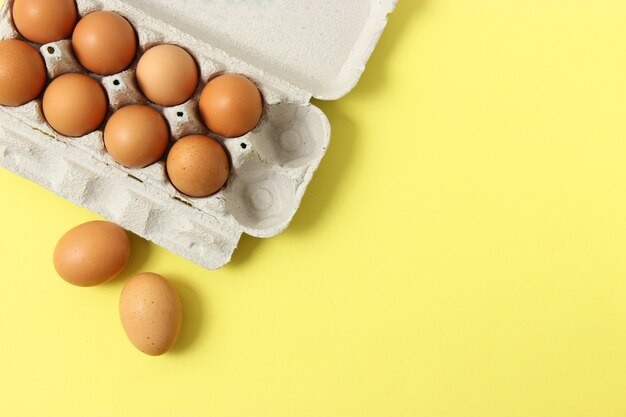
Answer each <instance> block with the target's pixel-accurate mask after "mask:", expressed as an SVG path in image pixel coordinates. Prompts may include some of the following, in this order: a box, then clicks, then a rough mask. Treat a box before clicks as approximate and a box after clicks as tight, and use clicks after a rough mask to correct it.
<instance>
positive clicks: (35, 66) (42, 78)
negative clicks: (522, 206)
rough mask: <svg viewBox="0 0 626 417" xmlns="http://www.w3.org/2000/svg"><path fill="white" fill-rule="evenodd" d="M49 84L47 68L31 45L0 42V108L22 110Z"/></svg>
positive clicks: (7, 41)
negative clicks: (47, 82)
mask: <svg viewBox="0 0 626 417" xmlns="http://www.w3.org/2000/svg"><path fill="white" fill-rule="evenodd" d="M45 84H46V65H45V64H44V61H43V58H42V57H41V55H40V54H39V52H37V51H36V50H35V48H33V47H32V46H30V45H29V44H27V43H26V42H23V41H18V40H15V39H9V40H5V41H0V105H2V106H21V105H23V104H26V103H28V102H29V101H32V100H34V99H35V98H37V96H38V95H39V94H40V93H41V90H43V87H44V85H45Z"/></svg>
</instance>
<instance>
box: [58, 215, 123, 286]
mask: <svg viewBox="0 0 626 417" xmlns="http://www.w3.org/2000/svg"><path fill="white" fill-rule="evenodd" d="M129 258H130V240H129V239H128V235H127V234H126V232H125V231H124V229H122V228H121V227H119V226H117V225H115V224H113V223H109V222H105V221H93V222H88V223H85V224H81V225H80V226H77V227H75V228H73V229H72V230H70V231H69V232H67V233H66V234H65V235H63V237H61V239H60V240H59V243H57V245H56V248H55V249H54V257H53V260H54V268H55V269H56V271H57V273H58V274H59V275H60V276H61V278H63V279H64V280H66V281H67V282H69V283H70V284H73V285H77V286H79V287H92V286H94V285H98V284H102V283H104V282H107V281H109V280H111V279H113V278H115V277H116V276H117V275H118V274H119V273H120V272H122V270H123V269H124V268H125V267H126V264H128V260H129Z"/></svg>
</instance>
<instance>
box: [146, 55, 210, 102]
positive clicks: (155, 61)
mask: <svg viewBox="0 0 626 417" xmlns="http://www.w3.org/2000/svg"><path fill="white" fill-rule="evenodd" d="M137 83H138V84H139V88H140V89H141V91H142V92H143V94H144V95H145V96H146V97H147V98H148V100H150V101H152V102H153V103H156V104H160V105H161V106H176V105H178V104H181V103H184V102H185V101H187V100H189V99H190V98H191V96H192V95H193V93H194V91H196V87H197V86H198V67H197V65H196V61H195V60H194V59H193V58H192V56H191V55H190V54H189V52H187V51H186V50H184V49H183V48H181V47H180V46H176V45H159V46H155V47H153V48H150V49H148V51H147V52H146V53H145V54H143V56H142V57H141V59H139V64H137Z"/></svg>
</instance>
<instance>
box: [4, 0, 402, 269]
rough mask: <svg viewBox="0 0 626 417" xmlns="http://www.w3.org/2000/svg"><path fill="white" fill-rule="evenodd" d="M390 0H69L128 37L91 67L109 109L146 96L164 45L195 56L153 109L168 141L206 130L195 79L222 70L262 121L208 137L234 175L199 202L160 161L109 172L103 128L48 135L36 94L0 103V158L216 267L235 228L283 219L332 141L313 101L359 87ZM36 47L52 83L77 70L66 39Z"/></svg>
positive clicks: (7, 10)
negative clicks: (251, 86) (183, 99)
mask: <svg viewBox="0 0 626 417" xmlns="http://www.w3.org/2000/svg"><path fill="white" fill-rule="evenodd" d="M395 2H396V1H395V0H370V1H362V0H315V1H313V0H305V1H303V2H302V3H301V4H300V3H292V2H288V3H287V2H281V1H276V2H232V0H212V1H210V2H207V1H204V0H185V1H183V2H171V1H170V0H127V1H125V2H123V1H120V0H106V1H104V0H77V5H78V11H79V14H80V16H85V15H86V14H88V13H90V12H93V11H97V10H108V11H113V12H116V13H119V14H120V15H122V16H123V17H125V18H126V19H128V20H129V22H130V23H131V24H132V25H133V27H134V28H135V31H136V33H137V37H138V42H139V48H138V54H137V56H136V57H135V61H134V63H133V64H132V65H131V67H130V68H128V69H127V70H125V71H123V72H121V73H119V74H115V75H112V76H107V77H101V76H96V75H94V74H90V75H91V76H92V77H94V78H95V79H97V80H98V81H99V82H100V83H101V85H102V86H103V87H104V89H105V90H106V92H107V95H108V98H109V105H110V109H109V114H110V113H111V112H112V111H114V110H116V109H118V108H120V107H123V106H125V105H128V104H132V103H147V100H146V99H145V98H144V97H143V95H142V94H141V92H140V91H139V88H138V87H137V84H136V80H135V69H136V65H137V62H138V60H139V58H140V57H141V55H142V54H143V53H144V52H145V51H146V50H147V49H148V48H150V47H152V46H156V45H159V44H175V45H178V46H181V47H183V48H185V49H186V50H187V51H188V52H190V53H191V55H192V56H193V57H194V59H195V60H196V63H197V64H198V67H199V70H200V79H201V82H200V85H199V86H198V89H197V90H196V93H195V95H194V97H193V98H192V99H190V100H189V101H188V102H187V103H183V104H181V105H179V106H174V107H165V108H163V107H160V106H155V105H152V104H151V105H152V106H153V107H155V108H157V109H159V110H160V111H161V112H162V113H163V115H164V116H165V118H166V120H167V121H168V123H169V126H170V129H171V137H172V142H174V141H176V140H178V139H180V138H181V137H183V136H186V135H188V134H194V133H205V134H206V133H209V132H208V131H207V129H206V127H205V126H204V124H203V123H202V122H201V118H200V116H199V112H198V99H199V96H200V94H201V91H202V89H203V88H204V86H205V84H206V81H207V80H209V79H211V78H212V77H214V76H216V75H217V74H221V73H239V74H242V75H245V76H247V77H248V78H250V79H251V80H252V81H253V82H255V84H256V85H257V86H258V87H259V89H260V91H261V93H262V95H263V98H264V114H263V117H262V120H261V122H260V123H259V125H258V126H257V128H256V129H254V130H253V131H252V132H250V133H248V134H247V135H245V136H243V137H241V138H235V139H224V138H219V137H217V138H216V139H217V140H219V141H220V142H221V143H223V145H224V146H225V147H226V149H227V150H228V152H229V154H230V158H231V162H232V168H233V169H232V171H231V176H230V178H229V180H228V182H227V185H226V186H225V188H224V189H223V190H221V191H220V192H218V193H217V194H215V195H213V196H211V197H208V198H191V197H188V196H185V195H183V194H181V193H180V192H178V191H177V190H176V189H175V188H174V187H173V186H172V184H171V183H170V181H169V180H168V178H167V173H166V169H165V164H164V161H163V160H162V161H159V162H157V163H155V164H153V165H151V166H149V167H147V168H144V169H130V168H125V167H123V166H120V165H119V164H117V163H116V162H115V161H113V159H112V158H111V157H110V156H109V154H108V153H107V152H106V149H105V148H104V144H103V137H102V136H103V134H102V131H101V130H100V131H96V132H93V133H91V134H89V135H87V136H84V137H81V138H68V137H64V136H62V135H59V134H58V133H57V132H55V131H54V130H53V129H52V128H50V127H49V126H48V125H47V123H46V122H45V120H44V118H43V116H42V113H41V99H38V100H36V101H33V102H31V103H28V104H26V105H24V106H21V107H19V108H7V107H0V133H1V134H2V138H0V166H3V167H5V168H7V169H8V170H10V171H13V172H15V173H17V174H18V175H22V176H23V177H25V178H28V179H30V180H32V181H34V182H36V183H38V184H40V185H42V186H44V187H45V188H47V189H49V190H51V191H53V192H55V193H57V194H59V195H60V196H62V197H64V198H66V199H68V200H69V201H72V202H74V203H76V204H78V205H81V206H84V207H86V208H88V209H90V210H92V211H94V212H97V213H99V214H101V215H102V216H104V217H105V218H108V219H110V220H111V221H114V222H116V223H118V224H119V225H121V226H123V227H124V228H126V229H128V230H131V231H133V232H134V233H136V234H138V235H141V236H143V237H145V238H147V239H149V240H152V241H154V242H155V243H157V244H159V245H161V246H163V247H165V248H167V249H169V250H171V251H173V252H175V253H177V254H179V255H181V256H183V257H185V258H187V259H190V260H191V261H193V262H195V263H197V264H199V265H202V266H204V267H206V268H209V269H216V268H219V267H221V266H223V265H224V264H225V263H227V262H228V261H229V260H230V258H231V256H232V253H233V251H234V250H235V248H236V246H237V242H238V241H239V238H240V236H241V233H247V234H250V235H253V236H258V237H270V236H274V235H276V234H277V233H280V232H281V231H282V230H284V229H285V228H286V227H287V225H288V224H289V222H290V221H291V219H292V218H293V215H294V214H295V212H296V210H297V209H298V206H299V204H300V201H301V199H302V197H303V195H304V192H305V190H306V188H307V186H308V184H309V182H310V181H311V179H312V176H313V173H314V171H315V170H316V169H317V167H318V165H319V163H320V161H321V159H322V157H323V156H324V153H325V152H326V149H327V147H328V143H329V139H330V126H329V124H328V120H327V119H326V117H325V116H324V114H323V113H322V112H321V111H320V110H319V109H318V108H316V107H315V106H313V105H311V104H310V102H309V101H310V98H311V97H312V96H316V97H318V98H324V99H336V98H339V97H340V96H342V95H344V94H345V93H347V92H348V91H349V90H350V89H351V88H352V87H353V86H354V84H356V82H357V80H358V78H359V76H360V74H361V72H362V71H363V68H364V65H365V62H366V61H367V59H368V58H369V56H370V54H371V52H372V50H373V48H374V45H375V44H376V42H377V40H378V38H379V37H380V34H381V33H382V31H383V29H384V27H385V25H386V21H387V14H388V13H389V12H391V11H392V10H393V8H394V7H395ZM12 4H13V0H5V2H4V3H3V5H2V8H1V9H0V38H2V39H7V38H21V36H20V35H19V34H18V33H17V31H16V30H15V28H14V27H13V24H12V22H11V6H12ZM180 29H183V30H180ZM35 46H36V47H39V48H40V52H41V54H42V56H43V57H44V60H45V62H46V67H47V70H48V75H49V77H50V79H52V78H55V77H58V76H59V75H62V74H64V73H67V72H86V71H85V70H84V69H83V68H82V67H81V66H80V65H79V64H78V62H77V60H76V58H75V57H74V54H73V51H72V48H71V41H70V40H63V41H58V42H53V43H51V44H47V45H35ZM225 51H228V52H225ZM211 136H213V137H215V135H211Z"/></svg>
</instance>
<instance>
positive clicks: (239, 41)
mask: <svg viewBox="0 0 626 417" xmlns="http://www.w3.org/2000/svg"><path fill="white" fill-rule="evenodd" d="M127 3H129V4H131V5H133V6H135V7H138V8H140V9H142V10H143V11H144V12H146V13H148V14H151V15H152V16H154V17H155V18H157V19H160V20H162V21H164V22H167V23H169V24H171V25H173V26H175V27H177V28H178V29H179V30H181V31H183V32H185V33H187V34H189V35H191V36H193V37H195V38H197V39H199V40H201V41H204V42H206V43H208V44H211V45H212V46H214V47H216V48H219V49H222V50H223V51H225V52H227V53H229V54H231V55H233V56H234V57H236V58H238V59H241V60H243V61H246V62H248V63H249V64H252V65H254V66H256V67H258V68H259V69H261V70H263V71H266V72H268V73H270V74H272V75H274V76H276V77H278V78H281V79H283V80H285V81H287V82H289V83H291V84H293V85H295V86H296V87H298V88H300V89H302V90H304V91H307V92H309V93H310V94H311V95H312V96H313V97H315V98H318V99H322V100H336V99H338V98H341V97H343V96H344V95H346V94H347V93H348V92H350V90H352V88H354V86H355V85H356V83H357V82H358V80H359V78H360V77H361V74H362V73H363V71H364V69H365V64H366V63H367V61H368V59H369V57H370V55H371V54H372V52H373V51H374V47H375V46H376V43H377V42H378V39H379V38H380V35H381V34H382V32H383V29H384V28H385V26H386V24H387V15H388V14H389V13H390V12H391V11H393V9H394V8H395V5H396V3H397V0H180V1H171V0H127Z"/></svg>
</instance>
